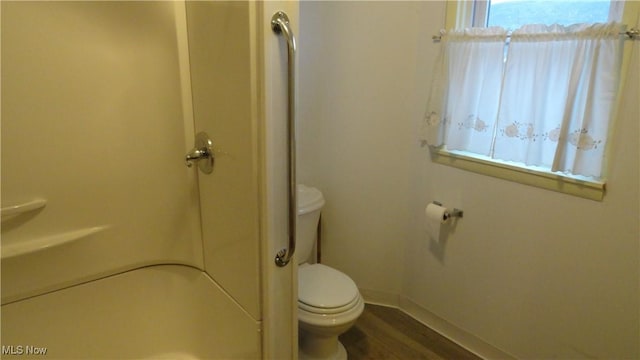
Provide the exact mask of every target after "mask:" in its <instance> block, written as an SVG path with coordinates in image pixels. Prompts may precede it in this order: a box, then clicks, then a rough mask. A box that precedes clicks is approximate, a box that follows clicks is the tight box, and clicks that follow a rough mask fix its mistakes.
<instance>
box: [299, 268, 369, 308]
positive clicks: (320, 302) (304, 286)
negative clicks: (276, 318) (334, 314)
mask: <svg viewBox="0 0 640 360" xmlns="http://www.w3.org/2000/svg"><path fill="white" fill-rule="evenodd" d="M358 295H359V292H358V287H357V286H356V284H355V283H354V282H353V280H351V278H350V277H349V276H347V275H346V274H344V273H342V272H340V271H338V270H336V269H333V268H330V267H328V266H326V265H323V264H313V265H302V266H300V267H299V268H298V301H301V302H303V303H305V304H307V305H309V306H313V307H316V308H321V309H330V308H337V307H341V306H344V305H347V304H349V303H350V302H352V301H353V300H354V299H355V298H356V297H358Z"/></svg>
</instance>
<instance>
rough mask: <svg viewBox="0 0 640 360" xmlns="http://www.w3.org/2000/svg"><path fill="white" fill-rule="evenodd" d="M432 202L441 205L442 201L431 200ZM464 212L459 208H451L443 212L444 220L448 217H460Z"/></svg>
mask: <svg viewBox="0 0 640 360" xmlns="http://www.w3.org/2000/svg"><path fill="white" fill-rule="evenodd" d="M433 203H434V204H436V205H438V206H442V203H441V202H439V201H433ZM463 213H464V212H463V211H462V210H461V209H456V208H453V210H450V211H447V212H446V213H445V214H444V217H445V218H444V220H449V218H461V217H462V214H463Z"/></svg>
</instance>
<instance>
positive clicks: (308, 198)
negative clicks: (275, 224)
mask: <svg viewBox="0 0 640 360" xmlns="http://www.w3.org/2000/svg"><path fill="white" fill-rule="evenodd" d="M297 190H298V194H297V196H298V215H302V214H306V213H309V212H311V211H315V210H318V209H320V208H322V207H323V206H324V197H323V196H322V193H321V192H320V190H318V189H316V188H314V187H310V186H306V185H302V184H298V186H297Z"/></svg>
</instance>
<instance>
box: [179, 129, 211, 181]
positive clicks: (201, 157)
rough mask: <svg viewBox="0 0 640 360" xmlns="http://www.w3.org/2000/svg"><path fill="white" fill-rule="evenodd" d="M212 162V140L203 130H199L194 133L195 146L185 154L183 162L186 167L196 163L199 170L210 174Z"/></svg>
mask: <svg viewBox="0 0 640 360" xmlns="http://www.w3.org/2000/svg"><path fill="white" fill-rule="evenodd" d="M213 162H214V156H213V141H211V139H210V138H209V135H207V134H206V133H205V132H200V133H198V135H196V146H195V147H194V148H193V149H191V151H189V152H188V153H187V155H186V156H185V163H186V165H187V167H192V166H193V164H194V163H197V164H198V168H199V169H200V171H202V172H203V173H205V174H211V173H212V172H213Z"/></svg>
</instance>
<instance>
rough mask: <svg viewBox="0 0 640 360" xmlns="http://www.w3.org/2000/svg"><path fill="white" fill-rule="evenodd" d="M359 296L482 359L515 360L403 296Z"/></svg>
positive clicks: (371, 292)
mask: <svg viewBox="0 0 640 360" xmlns="http://www.w3.org/2000/svg"><path fill="white" fill-rule="evenodd" d="M360 294H362V297H363V298H364V300H365V302H366V303H368V304H373V305H383V306H389V307H394V308H397V309H399V310H401V311H402V312H404V313H405V314H407V315H409V316H411V317H412V318H414V319H415V320H417V321H419V322H421V323H422V324H424V325H425V326H427V327H429V328H430V329H432V330H434V331H436V332H438V333H439V334H440V335H442V336H444V337H446V338H447V339H449V340H451V341H453V342H455V343H456V344H458V345H459V346H461V347H463V348H465V349H467V350H469V351H470V352H472V353H474V354H476V355H478V356H479V357H481V358H483V359H516V357H514V356H512V355H510V354H508V353H506V352H504V351H502V350H500V349H498V348H496V347H495V346H493V345H491V344H489V343H487V342H485V341H483V340H482V339H480V338H478V337H477V336H475V335H473V334H471V333H469V332H467V331H465V330H463V329H461V328H459V327H457V326H455V325H453V324H451V323H450V322H448V321H446V320H445V319H443V318H441V317H439V316H437V315H436V314H434V313H432V312H430V311H429V310H427V309H425V308H423V307H421V306H420V305H418V304H416V303H415V302H413V301H412V300H411V299H408V298H406V297H404V296H400V295H397V294H390V293H386V292H382V291H377V290H369V289H360Z"/></svg>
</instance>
